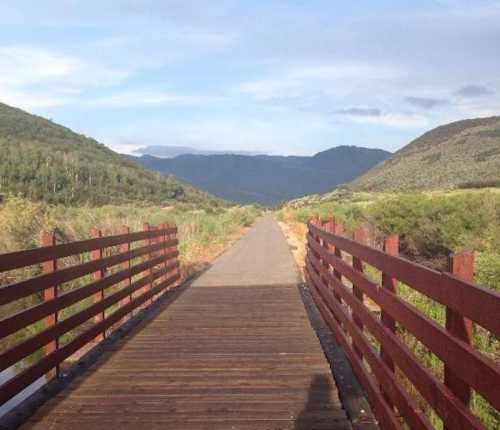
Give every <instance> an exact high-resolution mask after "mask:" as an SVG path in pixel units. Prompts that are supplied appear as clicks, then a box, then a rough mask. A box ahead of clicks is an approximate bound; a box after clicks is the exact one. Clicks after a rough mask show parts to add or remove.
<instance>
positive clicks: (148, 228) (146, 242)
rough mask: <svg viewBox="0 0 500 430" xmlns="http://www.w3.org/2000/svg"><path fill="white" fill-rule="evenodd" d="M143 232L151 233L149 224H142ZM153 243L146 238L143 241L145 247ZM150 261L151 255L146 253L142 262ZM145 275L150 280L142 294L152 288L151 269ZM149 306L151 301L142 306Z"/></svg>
mask: <svg viewBox="0 0 500 430" xmlns="http://www.w3.org/2000/svg"><path fill="white" fill-rule="evenodd" d="M143 230H144V231H151V230H153V228H152V227H151V226H150V225H149V223H147V222H146V223H144V226H143ZM152 243H153V241H152V240H151V239H150V238H147V239H146V240H145V241H144V244H145V245H146V246H149V245H151V244H152ZM149 260H151V253H150V252H148V253H147V254H146V255H145V256H144V261H145V262H146V261H149ZM146 274H147V276H149V278H150V280H149V282H148V283H147V284H146V286H145V287H144V293H147V292H148V291H149V290H151V288H152V287H153V286H152V283H151V276H152V275H153V268H151V267H150V268H149V269H147V270H146ZM150 304H151V299H149V300H147V301H146V302H145V304H144V307H147V306H149V305H150Z"/></svg>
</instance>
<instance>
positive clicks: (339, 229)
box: [332, 218, 344, 303]
mask: <svg viewBox="0 0 500 430" xmlns="http://www.w3.org/2000/svg"><path fill="white" fill-rule="evenodd" d="M332 225H333V231H332V233H333V234H334V235H336V236H341V235H342V234H343V233H344V226H343V225H342V224H340V223H339V222H337V221H336V220H335V218H332ZM334 254H335V257H337V258H339V259H340V260H342V251H341V250H340V248H338V247H335V249H334ZM333 276H335V277H336V278H337V279H338V280H339V282H342V274H341V273H340V272H339V271H338V270H334V271H333ZM335 298H336V299H337V301H338V302H339V303H342V298H341V297H340V296H339V295H338V294H335Z"/></svg>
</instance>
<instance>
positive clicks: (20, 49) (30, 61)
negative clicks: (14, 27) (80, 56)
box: [0, 45, 82, 85]
mask: <svg viewBox="0 0 500 430" xmlns="http://www.w3.org/2000/svg"><path fill="white" fill-rule="evenodd" d="M81 67H82V65H81V63H80V62H79V61H78V60H77V59H75V58H72V57H69V56H65V55H60V54H54V53H52V52H49V51H46V50H44V49H38V48H35V47H32V46H26V45H11V46H0V70H1V74H0V84H3V85H25V84H31V83H36V82H41V81H47V80H51V79H59V78H63V77H67V76H70V75H72V74H74V73H76V72H77V71H78V70H79V69H81Z"/></svg>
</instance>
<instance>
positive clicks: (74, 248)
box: [0, 227, 177, 272]
mask: <svg viewBox="0 0 500 430" xmlns="http://www.w3.org/2000/svg"><path fill="white" fill-rule="evenodd" d="M176 233H177V227H169V228H164V229H156V230H149V231H139V232H136V233H128V234H118V235H114V236H106V237H101V238H95V239H85V240H81V241H76V242H69V243H62V244H60V245H53V246H44V247H41V248H34V249H27V250H23V251H17V252H11V253H8V254H3V255H0V272H6V271H7V270H14V269H19V268H22V267H28V266H33V265H35V264H40V263H43V262H44V261H48V260H55V259H59V258H64V257H69V256H71V255H76V254H82V253H84V252H90V251H93V250H95V249H100V248H109V247H111V246H116V245H122V244H124V243H127V242H137V241H140V240H144V239H149V238H154V237H159V236H162V235H166V234H176Z"/></svg>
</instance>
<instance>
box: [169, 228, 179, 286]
mask: <svg viewBox="0 0 500 430" xmlns="http://www.w3.org/2000/svg"><path fill="white" fill-rule="evenodd" d="M169 225H170V226H171V227H172V228H175V229H177V232H178V227H177V224H176V223H175V222H172V223H171V224H169ZM168 237H169V239H172V240H176V239H177V233H176V232H174V233H172V234H171V235H169V236H168ZM170 249H171V250H172V251H173V252H177V251H178V249H179V245H178V244H177V245H173V246H172V248H170ZM172 260H173V262H174V263H175V269H174V270H173V272H174V275H178V276H180V271H181V269H180V266H179V265H180V263H179V259H178V257H174V258H173V259H172ZM180 283H181V280H180V279H179V280H178V281H176V282H175V283H174V285H173V287H172V288H175V287H176V286H177V285H179V284H180Z"/></svg>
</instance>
